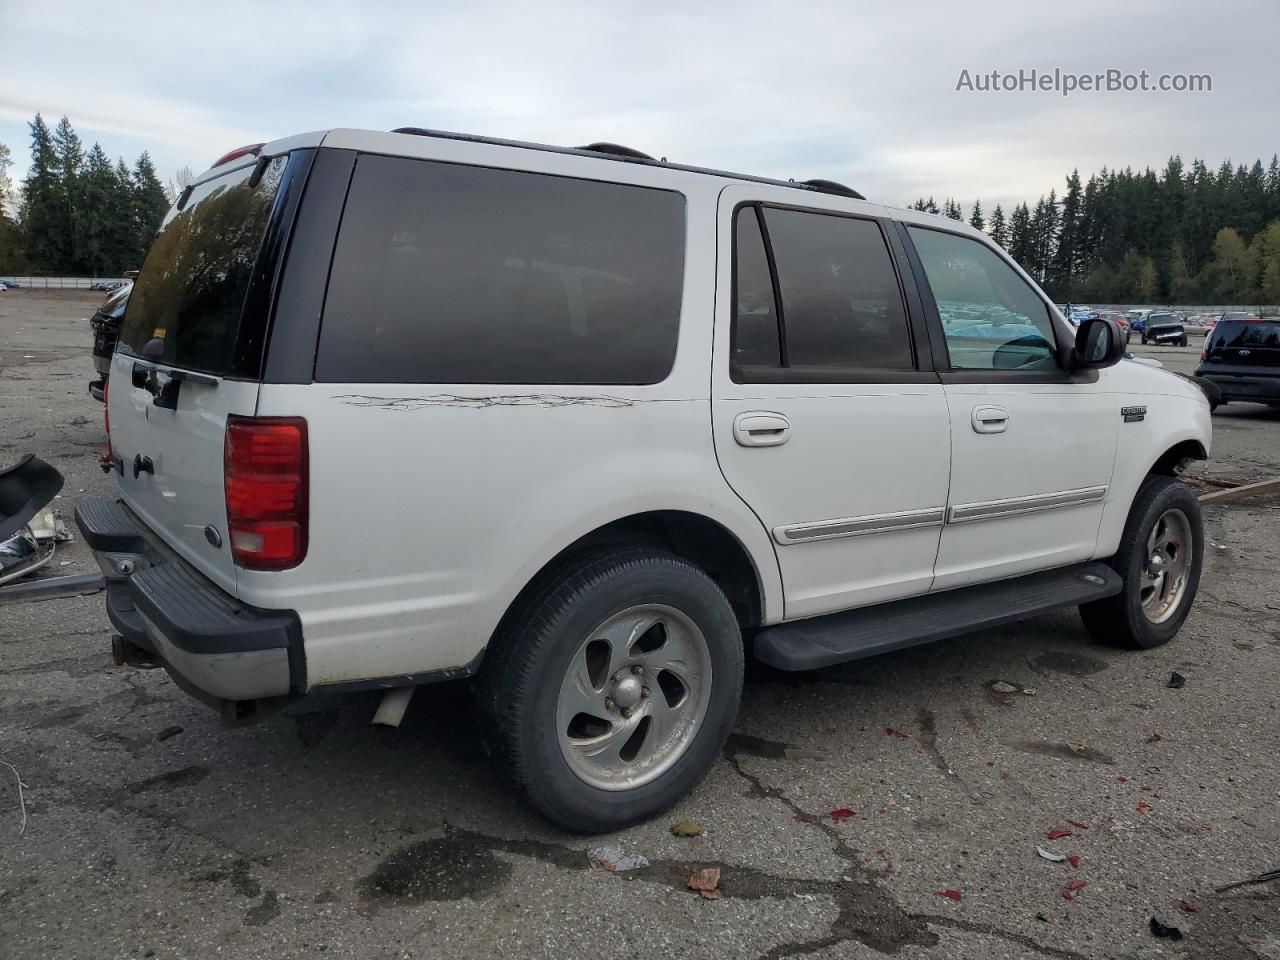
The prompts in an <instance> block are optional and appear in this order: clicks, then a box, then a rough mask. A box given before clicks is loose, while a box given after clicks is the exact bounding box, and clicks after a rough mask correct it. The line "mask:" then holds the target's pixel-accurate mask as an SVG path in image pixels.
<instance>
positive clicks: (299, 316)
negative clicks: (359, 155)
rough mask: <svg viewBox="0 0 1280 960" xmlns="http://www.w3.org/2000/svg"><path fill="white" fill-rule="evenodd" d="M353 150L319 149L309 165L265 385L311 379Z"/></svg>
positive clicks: (277, 306)
mask: <svg viewBox="0 0 1280 960" xmlns="http://www.w3.org/2000/svg"><path fill="white" fill-rule="evenodd" d="M355 165H356V153H355V151H354V150H332V149H321V150H320V151H318V153H317V155H316V157H315V160H314V162H313V163H312V164H311V170H310V175H309V176H308V177H307V183H306V187H305V189H304V190H303V194H302V199H301V206H300V209H299V211H298V216H297V220H296V222H295V224H294V229H293V231H292V235H291V237H290V242H289V247H288V250H287V251H286V252H285V255H284V257H283V260H282V265H281V274H280V277H279V281H278V292H277V294H276V300H275V309H274V311H272V319H271V332H270V337H269V341H268V344H267V355H266V361H265V363H264V364H263V372H262V380H263V382H264V383H311V382H312V381H313V380H314V374H315V366H316V347H317V344H318V343H319V339H320V315H321V314H322V313H323V312H324V298H325V292H326V290H327V289H328V286H329V270H330V268H331V267H332V265H333V251H334V249H335V247H336V246H337V243H338V226H339V224H340V223H341V220H342V210H343V207H344V206H345V205H346V200H347V189H348V188H349V187H350V185H351V175H352V172H353V171H354V170H355Z"/></svg>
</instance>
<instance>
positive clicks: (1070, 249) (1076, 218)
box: [1048, 170, 1083, 300]
mask: <svg viewBox="0 0 1280 960" xmlns="http://www.w3.org/2000/svg"><path fill="white" fill-rule="evenodd" d="M1082 204H1083V198H1082V196H1081V191H1080V172H1079V171H1078V170H1072V171H1071V176H1069V177H1067V192H1066V194H1065V195H1064V196H1063V198H1062V215H1061V222H1060V224H1059V226H1058V238H1057V239H1058V244H1057V250H1056V251H1055V252H1054V255H1053V261H1052V263H1051V264H1050V265H1049V268H1048V281H1049V293H1050V296H1052V297H1054V298H1055V299H1063V300H1065V299H1068V298H1069V297H1070V296H1071V293H1072V288H1073V287H1074V286H1075V283H1076V281H1077V280H1078V279H1079V277H1080V274H1081V262H1080V247H1081V243H1080V213H1081V206H1082Z"/></svg>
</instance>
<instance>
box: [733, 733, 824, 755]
mask: <svg viewBox="0 0 1280 960" xmlns="http://www.w3.org/2000/svg"><path fill="white" fill-rule="evenodd" d="M725 752H726V753H728V754H729V756H731V757H733V756H737V755H739V754H744V753H745V754H746V755H747V756H749V757H760V758H761V759H763V760H825V759H826V755H825V754H823V753H820V752H819V751H817V750H806V749H805V748H803V747H793V746H792V745H791V744H789V743H782V742H780V741H778V740H766V739H764V738H763V737H753V736H751V735H750V734H746V733H731V734H729V740H728V742H727V743H726V744H725Z"/></svg>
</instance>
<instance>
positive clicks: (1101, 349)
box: [1071, 317, 1125, 370]
mask: <svg viewBox="0 0 1280 960" xmlns="http://www.w3.org/2000/svg"><path fill="white" fill-rule="evenodd" d="M1124 348H1125V343H1124V337H1123V336H1121V334H1120V325H1119V324H1118V323H1116V322H1115V321H1114V320H1107V319H1105V318H1103V317H1094V318H1093V319H1092V320H1085V321H1084V322H1083V323H1081V324H1080V326H1079V328H1078V329H1077V330H1076V346H1075V350H1073V351H1072V355H1071V363H1072V366H1074V367H1075V368H1076V369H1077V370H1080V369H1098V368H1101V367H1109V366H1112V365H1113V364H1116V363H1119V362H1120V360H1121V359H1123V358H1124Z"/></svg>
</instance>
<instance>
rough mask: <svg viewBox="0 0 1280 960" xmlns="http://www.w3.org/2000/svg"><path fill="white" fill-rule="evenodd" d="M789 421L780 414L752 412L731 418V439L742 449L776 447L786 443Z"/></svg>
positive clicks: (760, 411) (789, 427)
mask: <svg viewBox="0 0 1280 960" xmlns="http://www.w3.org/2000/svg"><path fill="white" fill-rule="evenodd" d="M790 431H791V421H790V420H788V419H787V418H786V417H784V416H783V415H782V414H780V413H771V412H769V411H767V410H753V411H751V412H750V413H740V414H738V415H737V416H736V417H734V418H733V439H734V440H736V441H737V442H738V445H739V446H742V447H776V446H778V445H779V444H782V443H786V442H787V435H788V433H790Z"/></svg>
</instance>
